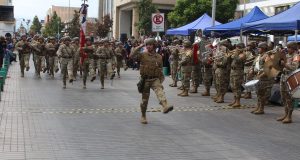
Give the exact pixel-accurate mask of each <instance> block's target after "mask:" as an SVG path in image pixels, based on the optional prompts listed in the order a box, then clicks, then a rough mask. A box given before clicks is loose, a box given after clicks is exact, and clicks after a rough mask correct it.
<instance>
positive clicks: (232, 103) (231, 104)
mask: <svg viewBox="0 0 300 160" xmlns="http://www.w3.org/2000/svg"><path fill="white" fill-rule="evenodd" d="M235 103H236V98H235V97H234V101H233V102H231V103H230V104H228V106H233V105H234V104H235Z"/></svg>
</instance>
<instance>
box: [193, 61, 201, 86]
mask: <svg viewBox="0 0 300 160" xmlns="http://www.w3.org/2000/svg"><path fill="white" fill-rule="evenodd" d="M191 76H192V82H193V86H195V87H199V84H200V79H201V76H202V74H201V66H200V64H195V65H194V66H193V67H192V75H191Z"/></svg>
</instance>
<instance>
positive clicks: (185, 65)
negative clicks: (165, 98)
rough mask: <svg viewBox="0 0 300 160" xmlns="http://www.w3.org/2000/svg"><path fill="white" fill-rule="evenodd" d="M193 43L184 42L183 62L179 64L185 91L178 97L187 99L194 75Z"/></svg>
mask: <svg viewBox="0 0 300 160" xmlns="http://www.w3.org/2000/svg"><path fill="white" fill-rule="evenodd" d="M191 47H192V43H191V41H189V40H184V42H183V50H182V51H181V52H182V53H181V55H182V58H181V61H180V62H179V66H180V69H181V71H182V74H183V80H182V85H183V91H182V92H181V93H179V94H178V96H181V97H186V96H189V89H190V80H191V74H192V65H193V51H192V49H191Z"/></svg>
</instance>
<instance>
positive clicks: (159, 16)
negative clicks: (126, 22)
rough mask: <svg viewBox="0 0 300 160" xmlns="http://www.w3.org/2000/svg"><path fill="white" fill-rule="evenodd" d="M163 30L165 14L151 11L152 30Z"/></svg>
mask: <svg viewBox="0 0 300 160" xmlns="http://www.w3.org/2000/svg"><path fill="white" fill-rule="evenodd" d="M164 31H165V14H164V13H153V14H152V32H164Z"/></svg>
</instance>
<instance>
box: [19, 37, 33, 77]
mask: <svg viewBox="0 0 300 160" xmlns="http://www.w3.org/2000/svg"><path fill="white" fill-rule="evenodd" d="M21 38H22V40H21V41H19V42H18V43H17V44H16V49H17V50H18V52H19V59H20V68H21V77H24V69H25V67H26V71H29V69H30V67H29V59H30V52H31V46H30V44H29V42H28V41H27V37H26V35H22V37H21Z"/></svg>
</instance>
